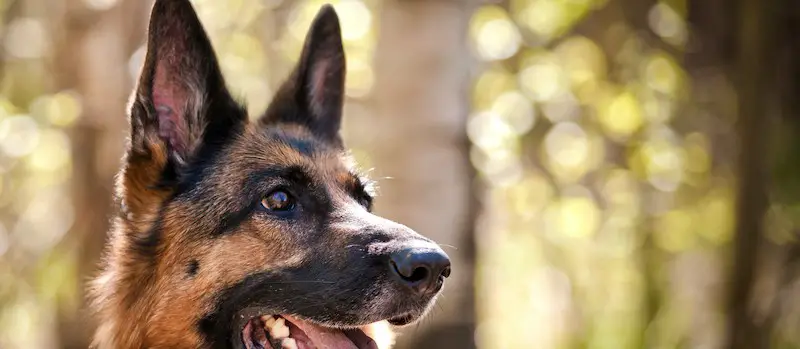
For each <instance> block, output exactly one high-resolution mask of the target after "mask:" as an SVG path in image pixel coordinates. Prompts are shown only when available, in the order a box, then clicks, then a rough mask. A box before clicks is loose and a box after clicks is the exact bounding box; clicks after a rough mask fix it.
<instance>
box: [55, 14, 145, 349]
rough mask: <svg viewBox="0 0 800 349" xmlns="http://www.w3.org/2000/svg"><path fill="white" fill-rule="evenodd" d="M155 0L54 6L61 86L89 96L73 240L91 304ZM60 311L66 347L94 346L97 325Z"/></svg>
mask: <svg viewBox="0 0 800 349" xmlns="http://www.w3.org/2000/svg"><path fill="white" fill-rule="evenodd" d="M150 4H151V2H150V1H142V0H123V1H120V2H118V3H117V4H115V5H114V7H112V8H110V9H105V10H97V9H90V8H87V7H86V2H85V1H82V0H69V1H64V2H62V3H60V5H59V6H53V7H52V8H51V11H52V12H51V15H52V16H51V18H53V19H55V21H53V22H51V23H52V24H51V25H52V26H53V27H52V28H54V29H53V31H52V32H53V33H57V34H54V35H57V36H56V39H55V40H54V42H55V43H56V45H55V47H54V52H53V56H52V69H51V70H52V71H53V72H54V81H53V85H54V86H55V89H56V90H57V91H62V90H72V91H74V92H75V93H77V94H78V95H79V96H80V97H81V102H82V108H83V109H82V111H83V113H82V114H81V115H80V119H79V121H78V122H77V123H76V124H75V125H74V126H73V127H72V129H71V130H70V138H71V140H72V155H73V173H72V182H71V188H72V192H71V195H72V200H73V206H74V210H75V211H74V212H75V217H76V219H75V223H74V225H73V227H72V229H71V231H70V232H69V236H68V238H69V240H70V242H71V243H73V244H74V246H75V247H76V249H77V253H76V255H77V256H78V261H77V268H78V275H79V276H80V278H79V279H78V280H76V282H78V283H79V285H77V286H76V289H77V290H78V294H79V295H80V296H81V299H85V292H84V290H85V285H84V282H85V280H87V279H88V278H89V277H91V276H93V275H94V274H95V272H96V267H97V262H98V258H99V256H100V252H101V251H102V248H103V245H104V242H105V237H106V232H107V230H108V222H109V217H110V215H111V208H112V207H111V198H112V188H113V176H114V173H115V172H116V170H117V168H118V167H119V161H120V160H119V159H120V156H121V154H122V151H123V145H124V134H125V130H126V129H127V122H126V117H125V113H126V111H125V106H126V104H127V100H128V96H129V95H130V92H131V89H132V86H133V84H132V81H131V76H130V74H129V69H128V62H129V59H130V57H131V55H132V53H133V52H134V51H135V50H136V48H137V47H139V46H140V45H141V44H142V43H143V40H144V31H145V28H146V19H147V18H146V13H147V10H148V9H149V8H150ZM80 305H81V309H71V308H69V307H61V309H59V335H60V340H59V345H60V346H61V347H62V348H76V349H77V348H86V347H87V346H88V344H89V341H90V340H91V335H92V331H93V330H94V327H95V326H94V324H93V322H92V321H91V318H90V316H89V314H88V312H87V311H86V307H85V301H83V302H81V303H80Z"/></svg>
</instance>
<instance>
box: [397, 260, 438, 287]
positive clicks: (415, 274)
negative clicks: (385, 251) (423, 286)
mask: <svg viewBox="0 0 800 349" xmlns="http://www.w3.org/2000/svg"><path fill="white" fill-rule="evenodd" d="M392 266H393V267H394V271H395V272H396V273H397V275H400V277H401V278H402V279H403V280H405V281H408V282H409V283H419V282H421V281H425V280H426V279H427V278H428V274H430V271H429V270H428V268H427V267H425V266H418V267H416V268H413V269H411V268H401V267H398V266H397V263H395V262H394V261H392ZM409 269H411V270H409Z"/></svg>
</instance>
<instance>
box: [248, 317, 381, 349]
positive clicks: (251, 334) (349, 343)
mask: <svg viewBox="0 0 800 349" xmlns="http://www.w3.org/2000/svg"><path fill="white" fill-rule="evenodd" d="M371 327H372V326H370V325H368V326H365V327H362V328H357V329H346V330H341V329H334V328H327V327H323V326H319V325H316V324H311V323H309V322H307V321H304V320H300V319H297V318H294V317H291V316H288V315H272V316H270V315H265V316H260V317H254V318H251V319H250V321H248V322H247V324H246V325H245V326H244V329H243V330H242V332H241V340H242V342H243V344H244V348H246V349H380V348H381V347H384V346H379V345H378V342H385V340H383V341H382V340H381V339H380V338H373V337H371V336H370V335H368V334H367V333H370V334H371V335H372V336H375V335H376V333H374V332H375V331H373V330H372V328H371ZM386 330H387V332H386V333H388V324H387V325H386ZM376 339H377V340H378V342H376Z"/></svg>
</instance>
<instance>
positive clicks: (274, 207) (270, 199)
mask: <svg viewBox="0 0 800 349" xmlns="http://www.w3.org/2000/svg"><path fill="white" fill-rule="evenodd" d="M261 206H264V208H265V209H267V210H270V211H277V212H286V211H291V210H293V209H294V207H295V201H294V198H293V197H292V196H291V195H289V193H287V192H285V191H283V190H276V191H273V192H272V193H270V194H269V195H267V196H266V197H264V198H263V199H261Z"/></svg>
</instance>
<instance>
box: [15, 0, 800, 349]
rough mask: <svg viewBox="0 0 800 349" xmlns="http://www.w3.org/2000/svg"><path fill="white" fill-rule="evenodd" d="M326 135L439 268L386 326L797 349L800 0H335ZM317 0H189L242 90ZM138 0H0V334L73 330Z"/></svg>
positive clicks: (281, 56) (267, 73) (105, 184)
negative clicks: (341, 99)
mask: <svg viewBox="0 0 800 349" xmlns="http://www.w3.org/2000/svg"><path fill="white" fill-rule="evenodd" d="M329 2H332V3H333V4H334V5H335V7H336V9H337V11H338V13H339V15H340V17H341V20H342V25H343V35H344V38H345V46H346V51H347V59H348V61H347V63H348V81H347V106H346V119H345V125H344V138H345V140H346V143H347V144H348V145H349V146H350V147H352V148H353V150H354V153H355V155H356V157H357V159H359V160H360V162H361V164H362V165H363V167H364V168H373V169H374V170H372V172H371V173H372V176H373V177H374V178H376V179H378V181H379V183H380V189H381V190H380V192H381V198H379V200H378V201H377V211H378V212H379V213H380V214H383V215H385V216H387V217H389V218H392V219H395V220H398V221H400V222H403V223H405V224H407V225H409V226H410V227H412V228H414V229H415V230H417V231H419V232H421V233H423V234H426V235H428V236H431V237H433V238H434V239H436V240H437V241H438V242H440V243H441V244H443V246H444V248H445V249H446V251H447V252H448V253H449V254H450V255H451V257H452V258H453V259H454V264H455V267H454V275H453V277H452V279H451V281H449V282H448V284H447V285H446V292H445V295H444V297H443V298H442V299H441V301H440V303H439V304H438V305H437V307H436V308H435V309H434V310H433V312H432V315H431V316H430V317H429V318H427V319H426V320H425V321H423V322H422V323H421V324H419V325H415V326H412V327H410V328H408V329H405V330H403V332H404V335H403V336H402V337H401V339H400V345H399V347H400V348H403V349H408V348H443V349H462V348H466V349H469V348H475V347H477V348H487V349H489V348H492V349H494V348H497V349H506V348H544V349H548V348H609V349H627V348H631V349H635V348H703V349H706V348H709V349H710V348H742V349H755V348H800V245H798V232H799V231H800V206H798V204H800V155H798V154H800V105H799V104H800V102H799V101H798V97H800V41H798V40H797V35H798V33H800V3H798V2H797V1H793V0H773V1H757V0H508V1H499V0H498V1H479V0H449V1H443V0H438V1H437V0H363V1H360V0H350V1H347V0H341V1H333V0H332V1H329ZM322 3H323V1H316V0H314V1H300V0H297V1H293V0H283V1H281V0H194V1H193V4H194V5H195V8H196V9H197V11H198V12H199V15H200V17H201V19H202V21H203V22H204V24H205V26H206V29H207V30H208V32H209V35H210V37H211V39H212V41H213V42H214V44H215V46H216V49H217V52H218V54H219V56H220V61H221V64H222V68H223V70H224V72H225V73H226V76H227V79H228V80H227V81H228V83H229V85H230V88H231V90H232V91H234V92H236V93H238V94H239V95H240V96H242V97H244V98H246V100H247V101H248V104H249V107H250V110H251V114H252V115H259V114H260V112H261V111H262V110H264V109H265V108H266V106H267V104H268V103H269V101H270V98H271V95H272V93H273V91H275V89H276V88H277V86H278V84H279V83H280V82H281V81H282V79H283V78H284V77H285V75H286V73H287V72H288V71H289V69H291V67H292V65H293V63H294V61H295V60H296V59H297V56H298V54H299V51H300V48H301V43H302V40H303V38H304V36H305V32H306V29H307V27H308V25H309V23H310V21H311V19H312V18H313V16H314V14H315V13H316V11H317V10H318V8H319V6H320V5H321V4H322ZM151 4H152V1H143V0H0V14H1V16H0V18H1V20H2V22H1V23H0V348H4V349H16V348H43V349H48V348H70V349H71V348H86V347H87V345H88V340H89V337H90V334H91V332H92V329H93V327H94V324H93V321H92V320H91V319H90V318H89V317H88V316H87V313H86V310H85V301H84V288H83V286H84V284H85V281H86V280H87V279H88V278H89V276H91V275H93V273H94V272H95V270H96V268H95V266H96V263H97V260H98V256H99V253H100V251H101V248H102V245H103V243H104V239H105V231H106V229H107V225H108V224H107V223H108V218H109V217H110V214H111V212H112V209H113V208H112V206H111V200H110V199H111V192H112V179H113V176H114V174H115V172H116V170H117V168H118V166H119V165H120V161H119V160H120V156H121V154H122V149H123V144H124V140H125V137H126V136H127V132H128V131H127V123H126V120H125V105H126V102H127V99H128V96H129V94H130V91H131V90H132V82H133V81H134V80H133V79H134V78H135V76H136V75H137V74H138V70H139V67H140V65H141V63H142V58H143V54H144V51H143V44H144V41H143V39H144V37H145V28H146V23H147V15H148V12H149V9H150V6H151Z"/></svg>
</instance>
